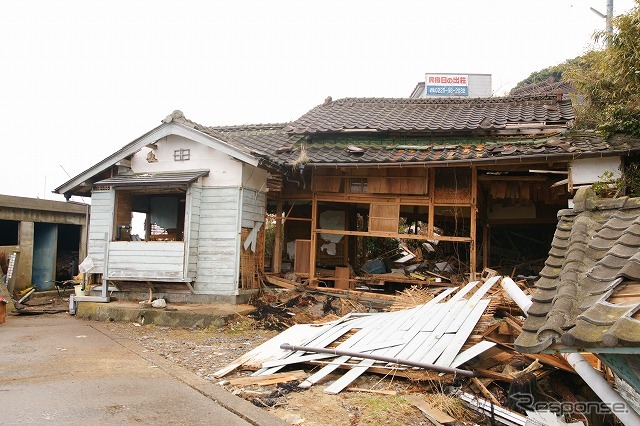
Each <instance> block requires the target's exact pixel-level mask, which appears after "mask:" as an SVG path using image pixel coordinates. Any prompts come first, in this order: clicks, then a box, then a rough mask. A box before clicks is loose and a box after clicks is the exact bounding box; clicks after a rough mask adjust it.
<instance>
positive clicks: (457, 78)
mask: <svg viewBox="0 0 640 426" xmlns="http://www.w3.org/2000/svg"><path fill="white" fill-rule="evenodd" d="M425 80H426V85H425V86H426V87H425V89H426V95H427V96H469V76H468V75H463V74H426V79H425Z"/></svg>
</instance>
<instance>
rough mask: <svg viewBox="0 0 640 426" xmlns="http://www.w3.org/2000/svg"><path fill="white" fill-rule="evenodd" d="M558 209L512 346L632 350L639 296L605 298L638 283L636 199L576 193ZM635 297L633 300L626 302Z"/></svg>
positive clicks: (636, 342)
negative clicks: (616, 300) (569, 204)
mask: <svg viewBox="0 0 640 426" xmlns="http://www.w3.org/2000/svg"><path fill="white" fill-rule="evenodd" d="M574 203H575V205H574V208H573V209H567V210H561V211H560V212H559V213H558V217H559V222H558V226H557V229H556V233H555V235H554V238H553V241H552V243H551V250H550V251H549V258H548V259H547V261H546V264H545V267H544V269H543V270H542V271H541V272H540V276H541V278H540V279H539V280H538V282H537V283H536V291H535V292H534V294H533V305H532V306H531V307H530V308H529V310H528V317H527V319H526V321H525V322H524V325H523V331H522V333H521V334H520V336H519V337H518V338H517V340H516V342H515V346H516V349H517V350H518V351H520V352H525V353H537V352H540V351H542V350H544V349H546V348H548V347H549V346H551V345H553V344H562V345H564V346H570V347H576V348H590V347H591V348H593V347H599V348H611V347H618V346H631V347H639V346H640V321H638V320H636V319H634V318H632V317H631V315H633V314H634V313H635V312H636V311H637V310H638V309H639V308H640V297H637V298H635V299H634V298H632V299H630V300H631V302H625V303H626V304H623V305H620V304H615V303H611V302H610V301H607V299H608V298H609V296H611V295H612V294H613V293H614V291H615V290H617V289H619V288H622V287H623V286H624V285H625V284H626V282H628V281H640V198H627V197H622V198H618V199H601V200H599V199H597V198H596V197H595V195H594V193H593V191H591V190H590V189H586V188H583V189H580V190H579V191H578V193H577V194H576V197H575V198H574ZM633 300H635V301H636V302H634V301H633Z"/></svg>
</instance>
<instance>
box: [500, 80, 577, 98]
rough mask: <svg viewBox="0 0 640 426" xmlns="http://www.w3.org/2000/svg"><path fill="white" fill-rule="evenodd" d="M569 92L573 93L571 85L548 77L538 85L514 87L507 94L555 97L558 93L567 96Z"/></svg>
mask: <svg viewBox="0 0 640 426" xmlns="http://www.w3.org/2000/svg"><path fill="white" fill-rule="evenodd" d="M571 92H573V86H572V85H571V83H569V82H566V81H556V79H555V78H553V77H549V78H548V79H546V80H544V81H540V82H538V83H531V84H527V85H526V86H521V87H515V88H513V89H511V91H510V92H509V96H527V95H556V94H558V93H562V94H563V95H568V94H569V93H571Z"/></svg>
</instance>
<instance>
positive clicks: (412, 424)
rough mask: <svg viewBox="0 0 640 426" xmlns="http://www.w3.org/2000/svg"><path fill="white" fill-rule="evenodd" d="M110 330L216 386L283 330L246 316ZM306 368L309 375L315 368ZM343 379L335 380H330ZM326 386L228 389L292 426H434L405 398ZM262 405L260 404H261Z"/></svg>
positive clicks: (391, 386)
mask: <svg viewBox="0 0 640 426" xmlns="http://www.w3.org/2000/svg"><path fill="white" fill-rule="evenodd" d="M107 327H108V328H109V329H110V330H111V331H112V332H113V333H115V334H117V335H119V336H120V337H126V338H129V339H132V340H135V341H137V342H138V343H139V344H140V345H142V346H143V347H144V348H145V350H148V351H153V352H155V353H156V354H159V355H161V356H163V357H164V358H166V359H168V360H170V361H173V362H175V363H176V364H177V365H180V366H181V367H184V368H186V369H188V370H190V371H192V372H194V373H195V374H197V375H198V376H201V377H203V378H205V379H207V380H211V381H213V382H220V381H221V379H216V378H215V377H213V373H214V372H216V371H217V370H219V369H220V368H222V367H224V366H226V365H227V364H229V363H230V362H231V361H233V360H235V359H236V358H238V357H240V356H241V355H243V354H244V353H246V352H248V351H249V350H251V349H252V348H254V347H256V346H258V345H260V344H261V343H263V342H264V341H266V340H268V339H270V338H271V337H273V336H275V335H276V334H277V333H278V332H277V331H270V330H263V329H260V328H257V325H256V322H255V321H254V320H252V319H250V318H243V319H241V320H240V321H237V322H233V323H231V324H229V325H226V326H224V327H221V328H207V329H193V330H189V329H179V328H173V327H160V326H154V325H145V326H140V325H138V324H132V323H115V322H112V323H108V324H107ZM312 368H313V367H312V366H308V367H305V371H307V372H309V371H311V370H312ZM248 374H250V372H246V371H236V372H233V373H231V374H229V375H227V376H225V377H224V379H227V380H228V379H230V378H233V377H239V376H246V375H248ZM339 376H340V375H339V374H338V375H335V376H329V378H328V379H329V382H331V381H332V380H335V379H336V378H338V377H339ZM354 386H358V387H361V388H367V389H374V388H375V389H384V390H395V391H398V392H399V393H403V392H409V391H411V392H415V391H416V390H420V388H419V387H418V388H416V384H415V383H412V382H410V381H407V380H402V379H396V380H393V379H392V378H389V377H387V378H382V377H381V376H378V375H375V374H369V375H364V376H362V377H361V378H360V379H358V381H357V382H356V383H354ZM324 387H325V386H324V384H321V385H317V386H313V387H311V388H310V389H306V390H302V391H300V390H298V388H297V387H296V386H295V383H294V384H293V385H289V386H287V385H285V386H284V388H283V387H276V386H262V387H261V386H248V387H242V388H233V387H229V386H227V387H226V388H227V390H228V391H229V392H232V393H234V394H236V395H239V396H241V397H243V398H245V399H248V400H254V399H255V398H256V397H257V398H260V400H265V401H271V402H270V403H271V404H272V405H273V407H263V408H264V409H267V410H269V411H270V412H271V413H273V414H275V415H276V416H279V417H281V418H283V419H285V420H287V421H289V422H290V423H291V424H303V425H308V426H316V425H318V426H320V425H322V426H331V425H354V426H356V425H357V426H360V425H398V426H400V425H408V426H418V425H430V424H431V423H429V422H428V421H427V420H426V419H425V417H424V415H423V414H422V413H421V412H420V411H419V410H418V409H416V408H415V407H413V406H412V405H411V404H409V403H408V402H406V401H405V400H404V399H403V398H402V396H389V395H379V394H372V393H360V392H341V393H340V394H338V395H329V394H325V393H323V389H324ZM254 403H256V405H260V404H259V403H257V402H254Z"/></svg>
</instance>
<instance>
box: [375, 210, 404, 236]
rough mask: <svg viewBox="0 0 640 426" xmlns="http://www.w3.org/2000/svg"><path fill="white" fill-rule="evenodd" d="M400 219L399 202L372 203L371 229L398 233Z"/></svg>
mask: <svg viewBox="0 0 640 426" xmlns="http://www.w3.org/2000/svg"><path fill="white" fill-rule="evenodd" d="M399 220H400V205H399V204H371V209H370V211H369V231H377V232H393V233H397V232H398V224H399Z"/></svg>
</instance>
